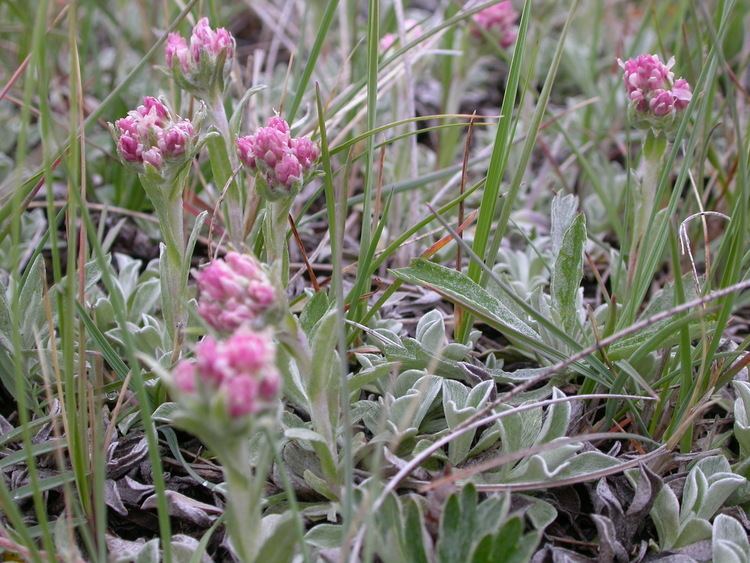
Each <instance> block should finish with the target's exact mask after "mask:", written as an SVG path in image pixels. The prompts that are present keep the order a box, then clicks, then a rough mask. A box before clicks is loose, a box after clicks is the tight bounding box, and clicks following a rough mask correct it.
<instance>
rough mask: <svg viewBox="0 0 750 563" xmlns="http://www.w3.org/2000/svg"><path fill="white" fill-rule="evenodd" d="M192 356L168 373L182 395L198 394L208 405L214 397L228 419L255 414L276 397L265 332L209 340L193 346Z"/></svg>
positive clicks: (270, 346) (272, 351) (270, 347)
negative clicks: (224, 409) (223, 405)
mask: <svg viewBox="0 0 750 563" xmlns="http://www.w3.org/2000/svg"><path fill="white" fill-rule="evenodd" d="M195 355H196V359H195V361H194V362H187V361H182V362H180V363H179V364H177V366H176V367H175V369H174V371H173V373H172V382H173V384H174V387H175V388H176V389H177V391H179V392H180V393H182V394H190V395H195V394H196V393H200V396H201V398H202V399H203V400H204V401H205V402H207V403H209V404H210V403H212V402H213V401H214V399H215V398H217V397H218V398H220V400H221V401H222V402H223V403H224V404H225V405H226V409H227V413H228V414H229V416H230V417H232V418H239V417H244V416H246V415H248V414H252V413H255V412H258V411H259V410H260V409H261V408H263V407H264V406H267V404H268V403H270V402H271V401H273V400H274V399H275V398H276V397H277V396H278V393H279V388H280V387H281V378H280V376H279V372H278V370H277V368H276V365H275V362H276V345H275V344H274V342H273V339H272V337H271V334H270V333H269V332H255V331H253V330H250V329H249V328H246V327H244V328H240V329H239V330H237V331H236V332H235V333H234V334H233V335H232V336H231V337H230V338H229V339H228V340H226V341H224V342H216V341H215V340H214V339H213V338H211V337H210V336H209V337H206V338H204V339H203V341H201V342H200V343H199V344H198V345H197V346H196V348H195ZM198 381H200V382H201V384H200V385H199V384H198ZM190 404H193V403H188V405H190Z"/></svg>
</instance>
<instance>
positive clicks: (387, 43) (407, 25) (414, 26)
mask: <svg viewBox="0 0 750 563" xmlns="http://www.w3.org/2000/svg"><path fill="white" fill-rule="evenodd" d="M404 29H405V30H406V39H407V40H414V39H416V38H417V37H419V36H420V35H422V26H420V25H419V23H418V22H417V21H416V20H412V19H407V20H406V21H404ZM396 41H398V34H397V33H386V34H385V35H383V37H381V38H380V50H381V51H387V50H388V49H390V48H391V47H393V44H394V43H396Z"/></svg>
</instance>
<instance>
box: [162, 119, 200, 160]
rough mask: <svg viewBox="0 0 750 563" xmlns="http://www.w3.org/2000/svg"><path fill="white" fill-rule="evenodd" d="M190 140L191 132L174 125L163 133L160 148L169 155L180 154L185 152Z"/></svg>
mask: <svg viewBox="0 0 750 563" xmlns="http://www.w3.org/2000/svg"><path fill="white" fill-rule="evenodd" d="M191 129H192V126H191ZM189 140H190V134H189V133H187V132H186V131H185V129H184V128H182V127H179V126H177V125H174V126H172V127H170V128H169V129H167V130H165V131H164V132H163V134H162V135H161V138H160V139H159V148H160V149H161V150H162V152H163V153H164V155H165V156H167V157H173V156H179V155H181V154H183V153H184V152H185V145H186V144H187V143H188V142H189Z"/></svg>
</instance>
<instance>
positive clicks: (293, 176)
mask: <svg viewBox="0 0 750 563" xmlns="http://www.w3.org/2000/svg"><path fill="white" fill-rule="evenodd" d="M237 154H238V155H239V157H240V160H241V161H242V163H243V164H244V165H245V166H247V167H249V168H250V169H251V170H257V171H258V172H260V173H261V174H262V178H263V180H264V181H265V184H266V186H268V188H269V189H270V190H271V192H272V193H277V192H279V191H280V192H281V193H285V194H290V193H291V194H294V193H296V191H297V189H299V187H300V185H301V184H302V178H303V177H304V175H305V173H307V172H308V171H310V169H311V168H312V165H313V163H314V162H315V161H316V160H317V159H318V148H317V147H316V146H315V144H314V143H313V142H312V141H311V140H310V139H308V138H307V137H292V136H291V134H290V132H289V124H288V123H287V122H286V121H285V120H284V119H282V118H281V117H279V116H274V117H272V118H270V119H269V120H268V122H267V123H266V126H265V127H261V128H259V129H258V130H257V131H256V132H255V134H253V135H247V136H245V137H240V138H239V139H237Z"/></svg>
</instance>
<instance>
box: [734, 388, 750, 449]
mask: <svg viewBox="0 0 750 563" xmlns="http://www.w3.org/2000/svg"><path fill="white" fill-rule="evenodd" d="M734 390H735V391H736V393H737V399H736V400H735V401H734V436H735V438H737V442H738V443H739V444H740V451H741V452H742V457H743V458H747V457H748V456H750V415H749V414H750V384H749V383H747V382H745V381H734Z"/></svg>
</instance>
